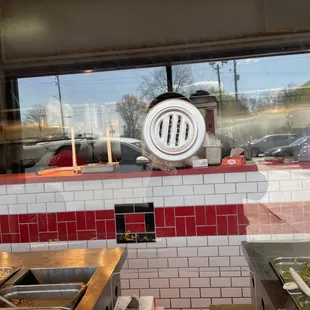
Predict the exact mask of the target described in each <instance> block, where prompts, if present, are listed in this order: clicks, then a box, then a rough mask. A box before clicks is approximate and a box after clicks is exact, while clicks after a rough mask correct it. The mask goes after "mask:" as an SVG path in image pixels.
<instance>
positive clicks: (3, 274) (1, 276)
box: [0, 267, 20, 286]
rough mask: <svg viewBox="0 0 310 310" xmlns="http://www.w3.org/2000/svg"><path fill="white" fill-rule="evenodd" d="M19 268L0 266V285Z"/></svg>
mask: <svg viewBox="0 0 310 310" xmlns="http://www.w3.org/2000/svg"><path fill="white" fill-rule="evenodd" d="M19 270H20V268H14V267H0V286H1V285H2V284H4V283H5V282H6V281H7V280H9V279H10V278H11V277H12V276H13V275H14V274H15V273H16V272H18V271H19Z"/></svg>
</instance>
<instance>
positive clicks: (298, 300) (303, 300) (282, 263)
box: [270, 257, 310, 310]
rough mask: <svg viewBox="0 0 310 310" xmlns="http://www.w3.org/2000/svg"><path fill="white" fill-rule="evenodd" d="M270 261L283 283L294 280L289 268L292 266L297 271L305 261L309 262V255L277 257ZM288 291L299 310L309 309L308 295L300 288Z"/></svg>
mask: <svg viewBox="0 0 310 310" xmlns="http://www.w3.org/2000/svg"><path fill="white" fill-rule="evenodd" d="M270 263H271V266H272V267H273V269H274V270H275V272H276V274H277V275H278V277H279V278H280V280H281V281H282V283H283V284H285V283H289V282H292V281H293V280H294V279H292V275H291V273H290V271H289V269H290V268H293V269H294V270H295V271H297V272H299V271H300V270H302V269H304V268H305V267H306V264H307V263H310V257H278V258H276V259H273V260H272V261H271V262H270ZM288 293H289V294H290V295H291V298H292V299H293V301H294V303H295V305H296V306H297V308H298V309H299V310H304V309H310V297H308V296H307V295H305V294H304V293H303V292H302V290H300V288H298V289H294V290H288Z"/></svg>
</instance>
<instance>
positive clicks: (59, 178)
mask: <svg viewBox="0 0 310 310" xmlns="http://www.w3.org/2000/svg"><path fill="white" fill-rule="evenodd" d="M309 168H310V162H305V163H296V164H295V163H294V164H267V163H259V164H258V165H256V164H255V163H248V164H246V165H244V166H236V167H226V166H225V167H224V166H210V167H205V168H184V169H180V170H178V175H198V174H212V173H238V172H252V171H266V170H288V169H309ZM159 176H169V174H168V173H166V172H163V171H145V172H129V173H94V174H74V173H73V172H70V171H63V172H58V173H53V174H50V175H45V176H37V175H36V174H35V173H24V174H10V175H0V185H6V184H24V183H49V182H66V181H90V180H107V179H128V178H142V177H159Z"/></svg>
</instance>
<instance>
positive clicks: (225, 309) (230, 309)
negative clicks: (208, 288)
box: [210, 305, 254, 310]
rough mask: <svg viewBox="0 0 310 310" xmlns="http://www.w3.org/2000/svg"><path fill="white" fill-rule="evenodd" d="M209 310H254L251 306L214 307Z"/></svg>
mask: <svg viewBox="0 0 310 310" xmlns="http://www.w3.org/2000/svg"><path fill="white" fill-rule="evenodd" d="M210 310H254V307H253V306H252V305H214V306H210Z"/></svg>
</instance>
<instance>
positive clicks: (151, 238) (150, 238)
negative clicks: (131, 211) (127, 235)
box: [137, 233, 156, 243]
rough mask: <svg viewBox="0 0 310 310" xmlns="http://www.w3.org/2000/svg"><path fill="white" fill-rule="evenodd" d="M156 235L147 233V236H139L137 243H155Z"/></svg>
mask: <svg viewBox="0 0 310 310" xmlns="http://www.w3.org/2000/svg"><path fill="white" fill-rule="evenodd" d="M155 241H156V238H155V233H153V234H151V233H148V234H147V233H146V234H137V242H138V243H142V242H155Z"/></svg>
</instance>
